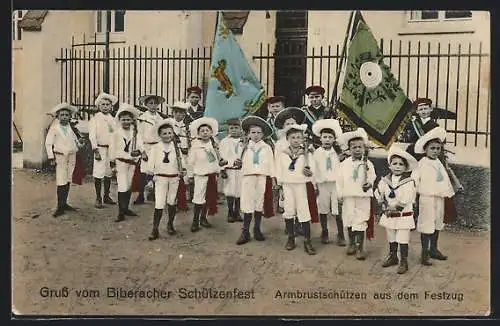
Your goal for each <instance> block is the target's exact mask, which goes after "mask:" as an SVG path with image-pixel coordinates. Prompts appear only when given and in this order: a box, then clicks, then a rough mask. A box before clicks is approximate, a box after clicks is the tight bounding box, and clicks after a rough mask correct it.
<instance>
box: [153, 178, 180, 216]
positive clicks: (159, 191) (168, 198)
mask: <svg viewBox="0 0 500 326" xmlns="http://www.w3.org/2000/svg"><path fill="white" fill-rule="evenodd" d="M178 188H179V177H162V176H158V175H157V176H155V209H164V208H165V202H166V203H167V205H172V206H173V205H175V204H176V200H177V189H178Z"/></svg>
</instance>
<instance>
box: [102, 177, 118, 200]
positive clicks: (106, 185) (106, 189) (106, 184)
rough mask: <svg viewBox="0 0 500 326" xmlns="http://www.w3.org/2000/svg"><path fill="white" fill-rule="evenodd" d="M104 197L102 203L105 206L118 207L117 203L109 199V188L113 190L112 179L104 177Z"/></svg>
mask: <svg viewBox="0 0 500 326" xmlns="http://www.w3.org/2000/svg"><path fill="white" fill-rule="evenodd" d="M103 183H104V197H103V198H102V201H103V203H104V204H108V205H116V203H115V201H114V200H113V199H111V197H109V188H111V178H110V177H104V182H103Z"/></svg>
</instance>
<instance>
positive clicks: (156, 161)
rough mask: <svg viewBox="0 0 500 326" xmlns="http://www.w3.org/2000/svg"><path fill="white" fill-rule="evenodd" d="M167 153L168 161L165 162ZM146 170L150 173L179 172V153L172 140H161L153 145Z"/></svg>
mask: <svg viewBox="0 0 500 326" xmlns="http://www.w3.org/2000/svg"><path fill="white" fill-rule="evenodd" d="M165 155H167V158H168V163H164V162H163V160H164V159H165ZM146 171H147V173H148V174H152V175H156V174H172V175H173V174H179V168H178V164H177V155H176V152H175V148H174V145H173V143H172V142H170V143H163V142H159V143H158V144H155V145H153V146H152V147H151V151H150V154H149V159H148V162H147V167H146Z"/></svg>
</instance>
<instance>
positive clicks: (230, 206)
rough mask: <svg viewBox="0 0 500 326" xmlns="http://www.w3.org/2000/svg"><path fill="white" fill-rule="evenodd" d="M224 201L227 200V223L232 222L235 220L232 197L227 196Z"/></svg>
mask: <svg viewBox="0 0 500 326" xmlns="http://www.w3.org/2000/svg"><path fill="white" fill-rule="evenodd" d="M226 202H227V221H228V222H229V223H234V222H236V219H235V218H234V197H231V196H227V197H226Z"/></svg>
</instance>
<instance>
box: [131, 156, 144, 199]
mask: <svg viewBox="0 0 500 326" xmlns="http://www.w3.org/2000/svg"><path fill="white" fill-rule="evenodd" d="M141 161H142V160H139V162H137V164H136V165H135V169H134V176H133V177H132V185H131V186H130V191H131V192H138V191H139V190H140V189H141V187H140V186H141Z"/></svg>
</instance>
